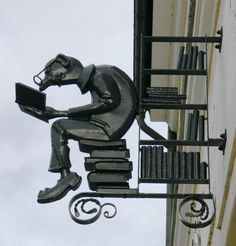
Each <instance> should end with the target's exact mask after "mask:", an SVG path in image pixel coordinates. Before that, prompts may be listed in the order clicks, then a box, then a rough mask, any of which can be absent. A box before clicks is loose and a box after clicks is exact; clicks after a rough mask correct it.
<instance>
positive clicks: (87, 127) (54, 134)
mask: <svg viewBox="0 0 236 246" xmlns="http://www.w3.org/2000/svg"><path fill="white" fill-rule="evenodd" d="M68 139H74V140H79V139H100V140H109V137H108V136H107V135H106V133H105V132H104V131H103V130H102V129H101V128H99V127H97V126H95V125H92V124H90V123H89V122H85V121H76V120H67V119H62V120H57V121H55V122H54V123H53V125H52V128H51V140H52V153H51V161H50V166H49V171H50V172H59V173H60V174H61V178H60V180H58V182H57V184H56V185H55V186H54V187H52V188H46V189H45V190H44V191H40V192H39V195H38V202H39V203H48V202H53V201H56V200H59V199H61V198H62V197H64V196H65V195H66V194H67V193H68V191H69V190H75V189H77V188H78V187H79V186H80V183H81V177H80V176H79V175H77V174H76V173H75V172H70V167H71V163H70V159H69V151H70V149H69V147H68Z"/></svg>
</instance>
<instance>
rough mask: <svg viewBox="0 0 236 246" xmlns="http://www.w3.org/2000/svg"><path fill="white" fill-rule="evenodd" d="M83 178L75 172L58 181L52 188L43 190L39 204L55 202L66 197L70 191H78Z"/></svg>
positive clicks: (39, 195)
mask: <svg viewBox="0 0 236 246" xmlns="http://www.w3.org/2000/svg"><path fill="white" fill-rule="evenodd" d="M81 181H82V178H81V177H80V176H79V175H78V174H77V173H74V172H71V173H69V174H68V175H67V176H66V177H64V178H63V179H60V180H58V182H57V184H56V185H55V186H53V187H52V188H46V189H44V190H43V191H42V190H41V191H40V192H39V194H38V203H49V202H54V201H57V200H59V199H61V198H62V197H64V196H65V195H66V194H67V193H68V192H69V191H70V190H76V189H78V188H79V186H80V184H81Z"/></svg>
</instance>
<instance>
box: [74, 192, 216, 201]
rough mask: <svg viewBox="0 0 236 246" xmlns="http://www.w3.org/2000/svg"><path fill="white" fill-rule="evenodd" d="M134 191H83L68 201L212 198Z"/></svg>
mask: <svg viewBox="0 0 236 246" xmlns="http://www.w3.org/2000/svg"><path fill="white" fill-rule="evenodd" d="M129 190H131V191H132V190H134V191H135V192H128V190H124V191H122V190H118V189H102V190H98V191H97V192H83V193H79V194H77V195H75V196H74V197H73V198H72V200H71V201H70V203H73V202H74V201H75V200H77V199H80V198H83V197H96V198H97V197H100V198H144V199H145V198H147V199H158V198H159V199H184V198H186V197H189V196H194V197H199V198H201V199H212V198H213V195H212V194H210V193H209V194H191V193H139V192H138V190H137V189H129Z"/></svg>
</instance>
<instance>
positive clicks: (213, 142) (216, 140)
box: [139, 138, 224, 146]
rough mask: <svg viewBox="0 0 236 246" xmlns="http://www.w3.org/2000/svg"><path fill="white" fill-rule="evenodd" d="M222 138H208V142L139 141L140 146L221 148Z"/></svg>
mask: <svg viewBox="0 0 236 246" xmlns="http://www.w3.org/2000/svg"><path fill="white" fill-rule="evenodd" d="M223 141H224V140H223V139H222V138H210V139H209V141H188V140H183V141H181V140H140V141H139V144H140V145H166V144H167V145H169V146H177V145H179V146H208V145H209V146H221V145H222V143H223Z"/></svg>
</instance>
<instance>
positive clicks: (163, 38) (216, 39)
mask: <svg viewBox="0 0 236 246" xmlns="http://www.w3.org/2000/svg"><path fill="white" fill-rule="evenodd" d="M143 39H144V41H145V42H187V43H188V42H189V43H191V42H194V43H205V42H207V43H220V42H221V41H222V37H221V36H218V37H207V36H206V37H204V36H202V37H180V36H174V37H173V36H172V37H171V36H159V37H158V36H143Z"/></svg>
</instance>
